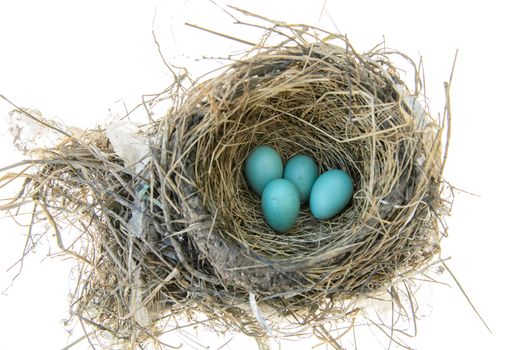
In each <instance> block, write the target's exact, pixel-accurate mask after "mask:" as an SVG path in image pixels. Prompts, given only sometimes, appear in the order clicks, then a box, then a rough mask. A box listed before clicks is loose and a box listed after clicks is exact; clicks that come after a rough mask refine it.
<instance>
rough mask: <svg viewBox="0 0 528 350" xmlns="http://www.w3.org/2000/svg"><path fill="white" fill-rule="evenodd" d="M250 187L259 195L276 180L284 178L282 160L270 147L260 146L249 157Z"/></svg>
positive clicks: (247, 160)
mask: <svg viewBox="0 0 528 350" xmlns="http://www.w3.org/2000/svg"><path fill="white" fill-rule="evenodd" d="M245 173H246V179H247V181H248V183H249V187H251V189H253V191H255V192H256V193H258V194H261V193H262V190H264V187H265V186H266V185H267V184H268V182H270V181H271V180H274V179H280V178H281V177H282V159H281V156H280V155H279V153H277V151H275V150H274V149H273V148H272V147H270V146H259V147H257V148H255V149H254V150H253V151H252V152H251V153H250V154H249V156H248V157H247V159H246V164H245Z"/></svg>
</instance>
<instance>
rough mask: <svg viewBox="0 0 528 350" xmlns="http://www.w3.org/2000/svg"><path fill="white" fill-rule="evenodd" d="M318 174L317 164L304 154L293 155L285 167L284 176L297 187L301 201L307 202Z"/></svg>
mask: <svg viewBox="0 0 528 350" xmlns="http://www.w3.org/2000/svg"><path fill="white" fill-rule="evenodd" d="M317 176H319V168H318V167H317V164H315V162H314V160H313V159H312V158H311V157H309V156H306V155H303V154H299V155H296V156H294V157H292V158H291V159H290V160H288V162H287V163H286V167H285V168H284V178H285V179H286V180H289V181H291V182H292V183H293V184H294V185H295V187H297V189H298V190H299V198H300V200H301V203H306V202H307V201H308V200H309V199H310V191H311V190H312V186H313V184H314V182H315V180H316V179H317Z"/></svg>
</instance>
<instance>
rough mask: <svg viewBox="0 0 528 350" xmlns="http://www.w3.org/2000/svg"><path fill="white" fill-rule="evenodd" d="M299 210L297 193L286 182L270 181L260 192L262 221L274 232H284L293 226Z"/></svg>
mask: <svg viewBox="0 0 528 350" xmlns="http://www.w3.org/2000/svg"><path fill="white" fill-rule="evenodd" d="M300 208H301V202H300V200H299V191H298V190H297V187H295V185H294V184H293V183H291V182H290V181H288V180H285V179H275V180H272V181H271V182H269V183H268V184H267V185H266V187H265V188H264V191H263V192H262V212H263V214H264V219H266V222H267V223H268V225H269V226H270V227H271V228H272V229H274V230H275V231H279V232H286V231H288V230H289V229H291V228H292V227H293V226H295V223H296V222H297V218H298V217H299V211H300Z"/></svg>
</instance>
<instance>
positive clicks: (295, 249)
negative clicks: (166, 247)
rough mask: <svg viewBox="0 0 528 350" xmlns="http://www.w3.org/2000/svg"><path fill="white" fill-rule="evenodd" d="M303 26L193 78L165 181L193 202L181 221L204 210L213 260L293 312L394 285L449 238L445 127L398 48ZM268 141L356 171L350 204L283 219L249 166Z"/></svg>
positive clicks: (219, 274) (173, 126)
mask: <svg viewBox="0 0 528 350" xmlns="http://www.w3.org/2000/svg"><path fill="white" fill-rule="evenodd" d="M305 29H306V28H291V27H290V28H288V30H289V31H290V32H289V33H288V35H287V34H285V33H284V32H282V35H284V36H285V37H286V39H285V41H284V42H282V43H281V45H279V46H267V45H266V43H265V42H264V43H261V44H260V45H258V46H257V47H256V48H254V49H253V50H250V51H249V52H247V53H246V56H245V57H242V58H241V59H239V60H236V61H235V62H233V63H232V64H230V65H228V66H227V68H226V70H225V71H224V72H223V73H222V74H220V75H218V76H217V77H215V78H213V79H211V80H208V81H206V82H204V83H202V84H200V85H198V86H196V87H195V88H194V89H192V90H191V91H190V92H189V94H188V95H187V98H186V100H185V103H184V104H183V106H182V107H181V108H180V109H179V110H178V111H176V112H175V113H173V114H172V115H171V116H169V117H168V118H169V119H170V120H169V122H167V123H166V125H169V130H168V132H166V133H168V134H169V135H171V136H170V140H171V142H170V146H169V148H170V149H171V150H173V152H174V153H175V155H174V156H173V159H174V160H175V161H174V162H169V164H168V166H167V178H170V179H171V180H170V181H169V182H170V184H167V186H170V187H171V188H178V189H180V190H181V193H180V194H177V195H176V198H177V199H178V201H174V202H175V203H178V206H181V207H183V208H184V210H183V211H182V212H181V213H182V215H181V216H177V217H176V218H175V220H183V221H184V222H186V226H187V227H190V226H192V225H193V224H195V223H196V222H197V221H198V222H200V227H199V228H197V229H196V230H192V231H191V232H188V233H187V235H188V237H189V240H190V241H192V242H193V243H194V246H193V247H194V248H196V253H197V256H198V259H199V261H201V262H202V264H203V266H204V269H205V271H207V272H206V273H208V274H210V275H211V276H214V278H218V279H219V280H220V281H221V284H223V285H224V286H226V287H227V289H228V290H231V291H233V292H234V293H237V294H239V295H242V296H243V295H244V293H250V292H251V293H256V294H257V295H258V296H260V297H263V298H265V300H267V302H268V303H271V304H274V303H275V302H278V303H279V305H280V308H281V309H283V310H284V306H285V305H286V306H287V307H286V310H288V312H291V311H292V308H293V309H295V308H296V307H300V308H304V307H306V306H307V305H310V304H318V303H324V302H325V300H327V299H328V298H332V300H334V301H335V300H347V299H351V298H352V299H353V298H355V297H358V296H362V295H369V294H372V293H373V292H376V291H379V290H380V289H383V288H387V287H388V286H389V285H391V283H393V282H394V281H395V279H397V278H402V277H403V276H408V275H409V274H411V273H413V272H415V271H416V270H417V269H418V268H420V267H423V266H424V264H425V263H426V262H428V261H429V260H430V259H431V258H432V257H433V256H434V255H435V254H437V253H438V252H439V244H438V243H439V240H440V234H439V227H438V213H439V212H440V211H439V209H440V207H441V206H442V202H441V200H440V198H439V196H440V190H439V188H440V185H441V169H442V164H443V160H442V146H441V132H440V131H441V127H440V126H439V125H438V124H437V123H436V122H435V121H433V120H432V119H431V118H430V117H429V115H427V114H426V113H425V112H424V111H423V110H421V113H420V115H416V113H414V111H415V110H416V109H414V107H413V106H412V105H411V104H410V103H408V101H409V99H408V97H409V96H410V92H409V89H408V88H407V87H406V86H405V84H404V83H403V82H402V81H401V80H400V79H399V78H398V76H397V74H396V68H395V67H393V66H392V65H391V63H390V60H389V56H391V55H396V54H397V53H395V52H392V51H386V50H375V51H372V52H368V53H366V54H358V53H356V52H355V51H354V50H353V49H352V47H351V46H350V45H349V43H348V42H347V41H346V39H345V38H344V37H336V39H337V40H336V41H337V42H338V43H337V44H335V43H328V42H326V41H321V40H318V38H317V37H316V36H312V35H309V34H307V32H308V31H306V30H305ZM401 57H405V56H403V55H401ZM413 101H414V100H413ZM263 144H265V145H270V146H272V147H274V148H275V149H276V150H277V151H278V152H279V153H280V154H281V156H282V159H283V161H286V160H287V159H289V158H290V157H292V156H294V155H296V154H300V153H302V154H307V155H310V156H311V157H313V158H314V159H315V160H316V162H317V163H318V164H319V165H320V170H321V171H325V170H328V169H332V168H338V169H342V170H344V171H346V172H347V173H349V174H350V175H351V176H352V178H353V180H354V183H355V184H356V190H355V193H354V196H353V200H352V201H351V203H350V205H349V206H348V207H346V208H345V210H344V211H343V212H342V213H340V214H339V215H338V216H336V217H334V218H331V219H329V220H324V221H319V220H316V219H314V218H313V217H312V216H311V215H310V213H309V209H308V208H304V209H302V210H301V214H300V218H299V221H298V223H297V225H296V226H295V227H294V228H293V229H291V230H290V231H288V232H287V233H283V234H280V233H277V232H275V231H273V230H272V229H271V228H270V227H269V226H268V225H267V224H266V223H265V221H264V219H263V215H262V212H261V207H260V198H259V197H258V195H256V194H254V193H253V192H252V191H251V190H250V189H249V188H248V186H247V183H246V181H245V179H244V172H243V164H244V161H245V159H246V157H247V156H248V154H249V152H250V151H251V150H252V149H254V148H255V147H256V146H258V145H263ZM162 148H163V147H162ZM173 209H174V210H173V212H174V213H176V212H177V210H178V209H179V207H178V208H176V207H175V208H173ZM181 229H183V227H181ZM284 295H287V296H288V299H287V300H286V298H284V297H283V296H284ZM292 298H293V299H292ZM293 300H295V301H294V302H293ZM279 305H276V306H279ZM310 306H313V305H310Z"/></svg>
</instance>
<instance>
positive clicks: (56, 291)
mask: <svg viewBox="0 0 528 350" xmlns="http://www.w3.org/2000/svg"><path fill="white" fill-rule="evenodd" d="M174 3H177V5H171V4H170V2H169V1H162V2H157V3H155V2H152V3H149V2H146V1H89V2H88V1H55V0H52V1H38V0H34V1H21V0H16V1H14V0H3V1H2V2H0V94H3V95H5V96H6V97H8V98H9V99H11V100H12V101H13V102H15V103H17V104H19V105H21V106H26V107H34V108H38V109H40V110H41V111H42V112H43V113H44V114H45V115H47V116H58V117H59V118H61V119H62V120H63V121H64V122H65V123H67V124H69V125H75V126H79V127H90V126H95V125H96V124H97V123H104V121H105V120H106V118H107V116H108V110H109V107H110V106H114V107H115V102H116V101H120V100H124V101H125V102H126V104H127V105H128V106H133V105H135V104H137V103H139V102H140V96H141V95H142V94H147V93H153V92H158V91H161V90H162V89H163V88H164V87H165V86H167V85H168V84H169V83H170V81H171V77H170V74H169V73H168V71H167V70H166V68H165V67H164V66H163V64H162V61H161V60H160V57H159V55H158V53H157V49H156V46H155V44H154V41H153V37H152V33H151V31H152V26H153V24H152V23H153V19H154V11H155V9H156V8H157V17H156V18H157V20H156V21H154V27H155V29H156V32H157V33H158V34H159V36H160V38H163V40H162V42H161V44H162V47H163V49H164V52H165V54H166V55H167V57H168V58H169V59H171V60H172V61H173V62H176V63H182V62H183V63H185V62H190V61H188V60H186V59H185V58H184V57H178V56H177V55H176V52H182V51H185V52H184V53H187V54H188V55H190V56H196V55H198V54H199V53H204V54H211V55H214V54H216V53H222V52H224V53H227V51H228V50H229V49H230V48H231V46H230V45H232V43H230V42H227V41H224V40H223V39H220V38H215V37H211V36H204V34H203V33H197V32H195V31H192V30H189V29H185V30H183V29H182V27H181V26H180V25H179V23H181V19H182V18H187V17H186V16H188V18H190V19H191V20H192V21H194V22H195V23H198V24H201V25H204V26H207V27H209V28H215V29H217V30H220V31H221V30H222V29H223V28H224V27H223V22H222V20H221V18H223V19H224V20H225V18H224V17H222V15H221V13H220V12H219V11H218V10H217V9H216V8H215V7H214V5H212V4H211V3H208V2H206V1H201V2H198V3H199V5H197V6H196V7H194V8H192V7H191V6H188V7H187V8H188V11H189V12H188V14H185V13H183V12H181V9H182V8H183V7H182V6H181V3H182V2H181V1H175V2H174ZM229 3H230V4H238V6H241V7H244V8H246V9H249V10H252V11H253V12H257V13H259V14H262V15H265V16H268V17H272V18H276V19H280V20H284V21H288V22H294V23H295V22H304V23H308V24H319V26H321V27H325V28H327V29H329V30H335V29H336V28H335V27H334V25H335V26H336V27H337V28H338V29H339V31H340V32H342V33H347V34H348V36H349V39H350V41H351V42H352V44H353V45H354V46H355V47H356V49H358V50H359V51H363V50H367V49H369V48H370V47H372V46H374V45H375V44H378V43H380V42H381V41H382V40H383V39H385V43H386V45H387V46H389V47H392V48H396V49H398V50H400V51H403V52H405V53H408V54H409V55H410V56H411V57H412V58H414V59H419V57H420V55H421V57H422V58H423V61H424V64H425V72H426V83H427V92H428V97H429V98H430V100H431V106H432V110H433V111H434V112H436V113H439V112H442V108H443V103H444V96H443V81H444V80H446V79H448V77H449V73H450V70H451V65H452V60H453V56H454V53H455V50H456V49H459V50H460V52H459V57H458V62H457V65H456V69H455V75H454V80H453V87H452V91H451V97H452V104H453V106H452V112H453V133H452V139H451V148H450V157H449V161H448V164H447V168H446V172H445V177H446V178H447V179H448V180H449V181H450V182H451V183H452V184H453V185H455V186H456V187H458V188H462V189H464V190H466V191H469V192H472V193H476V194H478V195H479V196H480V197H474V196H470V195H467V194H463V193H460V194H458V195H457V197H456V201H455V206H454V208H453V216H452V217H451V218H450V219H449V226H450V236H449V238H448V239H446V240H444V242H443V243H444V244H443V256H444V257H452V258H451V260H449V262H448V264H449V266H450V267H451V269H452V270H453V272H454V273H455V274H456V276H457V277H458V279H459V280H460V282H461V283H462V285H463V286H464V288H465V289H466V291H467V292H468V294H469V296H470V297H471V299H472V301H473V302H474V304H475V305H476V306H477V308H478V309H479V311H480V313H481V314H482V316H483V317H484V318H485V319H486V321H487V322H488V324H489V325H490V327H491V329H492V331H493V335H490V334H489V333H488V332H487V330H486V329H485V328H484V326H483V325H482V324H481V323H480V321H479V320H478V318H477V316H476V315H475V314H474V313H473V312H472V310H471V308H470V307H469V305H468V303H467V301H466V300H465V299H464V297H463V296H462V294H461V293H460V291H459V290H458V289H457V288H456V286H455V284H454V282H453V281H452V280H450V279H449V278H448V276H445V281H447V282H449V283H450V284H451V285H452V287H451V288H450V287H444V286H438V287H435V289H434V294H433V296H432V297H431V298H432V299H430V300H428V301H425V303H431V304H432V305H433V312H432V314H431V315H430V316H429V317H428V318H426V319H424V320H422V321H420V323H419V325H418V337H417V339H416V341H415V342H414V343H413V344H414V345H415V346H416V347H417V348H419V349H498V348H504V349H521V348H525V347H526V341H525V340H524V339H525V334H526V332H525V326H524V324H523V322H524V320H525V319H526V315H527V313H528V306H527V305H528V303H527V301H526V299H527V298H526V296H525V293H526V290H525V289H524V287H525V286H526V283H525V279H526V276H527V273H526V267H527V263H526V258H525V256H526V253H527V251H526V249H527V247H526V243H527V242H528V240H527V239H526V236H527V234H528V232H527V231H528V230H527V228H526V227H527V221H526V198H527V194H528V191H527V190H526V178H527V176H526V172H525V169H526V167H525V164H526V160H527V156H526V151H527V147H526V141H525V139H526V130H527V127H528V121H527V120H528V115H527V112H526V108H525V105H526V96H527V94H526V93H527V90H528V89H527V85H526V82H527V81H528V73H527V71H526V63H525V60H526V57H527V56H528V52H527V51H528V50H527V45H526V37H525V35H526V33H528V30H527V29H528V28H526V25H525V24H524V22H525V21H526V19H525V13H526V11H525V10H524V9H522V7H521V4H522V2H521V1H519V2H514V1H500V2H497V1H493V2H491V1H489V2H488V1H478V2H477V1H475V2H472V1H467V2H462V1H460V0H458V1H437V2H434V3H433V2H425V1H346V2H345V1H337V0H328V1H327V2H326V12H323V13H322V16H321V9H322V7H323V3H324V1H323V0H317V1H284V0H280V1H275V0H274V1H269V0H268V1H244V2H243V1H231V2H229ZM189 8H190V9H189ZM197 9H198V10H197ZM329 15H330V16H331V18H332V20H330V17H329ZM225 30H232V28H230V27H226V29H225ZM231 33H232V34H235V36H239V37H244V38H248V39H252V38H253V39H254V36H253V37H252V35H254V33H250V32H244V31H239V32H232V31H231ZM246 35H247V36H246ZM114 107H112V108H114ZM10 109H11V107H10V106H9V105H8V104H7V103H5V102H3V101H0V116H1V117H2V119H0V135H1V139H0V147H1V148H0V154H1V155H2V157H1V158H0V165H6V164H9V163H11V162H13V161H15V160H18V159H21V155H19V154H17V153H16V152H15V151H14V149H13V148H12V147H11V146H10V144H11V139H10V136H9V135H8V134H7V133H6V126H5V120H4V118H3V117H4V116H5V115H6V114H7V112H8V111H9V110H10ZM0 215H1V216H2V218H0V289H1V290H3V289H4V288H5V287H7V286H9V284H10V281H11V279H12V277H13V276H14V274H15V273H16V270H14V271H13V270H11V271H10V272H6V270H7V268H8V267H9V266H10V265H12V264H13V263H14V262H15V261H16V260H17V259H18V258H19V256H20V253H21V250H22V247H23V244H24V234H25V230H24V229H23V228H20V227H18V226H15V225H14V224H13V223H12V222H11V220H10V219H5V218H3V215H4V214H0ZM50 247H51V248H50ZM50 247H48V246H47V245H46V244H43V245H41V247H40V248H39V249H38V250H37V251H36V254H34V255H32V256H30V257H29V258H28V259H27V260H26V263H25V268H24V271H23V274H22V275H21V276H20V277H19V278H18V279H17V280H16V283H15V284H14V285H13V286H12V287H11V288H10V289H9V290H8V291H7V292H6V294H7V296H4V295H0V335H1V337H0V348H2V349H34V348H39V349H59V348H61V347H63V346H65V345H66V344H67V343H68V341H72V340H74V337H71V338H69V337H68V334H67V333H66V332H65V331H64V329H63V326H62V324H61V320H62V319H63V318H66V317H67V299H66V297H67V294H68V290H69V287H70V274H69V268H70V264H71V263H70V262H68V261H62V260H59V259H50V258H46V256H47V255H48V253H49V252H50V251H51V252H55V251H56V247H55V246H54V244H53V242H50ZM213 337H214V336H213ZM210 339H211V338H203V339H202V340H203V342H204V344H205V345H207V344H208V343H207V342H208V341H210ZM211 341H212V340H211ZM211 344H213V343H211ZM237 344H242V343H236V342H232V343H231V344H230V346H231V348H237ZM251 346H253V343H251ZM85 347H86V346H85V345H82V346H81V347H80V348H85ZM212 348H214V346H212ZM359 348H360V349H361V348H364V349H365V348H366V349H369V346H368V345H365V346H363V347H361V344H360V347H359Z"/></svg>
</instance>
